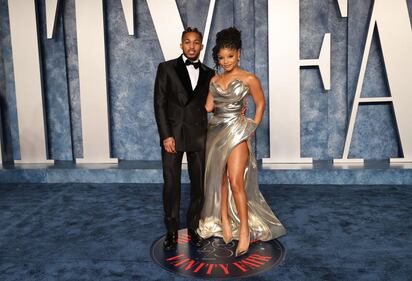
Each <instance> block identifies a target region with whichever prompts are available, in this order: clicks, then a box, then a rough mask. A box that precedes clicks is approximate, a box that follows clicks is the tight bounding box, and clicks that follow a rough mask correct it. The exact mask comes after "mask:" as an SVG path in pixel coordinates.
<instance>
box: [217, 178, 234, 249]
mask: <svg viewBox="0 0 412 281" xmlns="http://www.w3.org/2000/svg"><path fill="white" fill-rule="evenodd" d="M227 191H228V190H227V171H226V170H225V172H224V174H223V177H222V187H221V193H220V217H221V218H222V232H223V240H224V241H225V243H229V242H230V241H231V240H232V228H231V223H230V219H229V210H228V192H227Z"/></svg>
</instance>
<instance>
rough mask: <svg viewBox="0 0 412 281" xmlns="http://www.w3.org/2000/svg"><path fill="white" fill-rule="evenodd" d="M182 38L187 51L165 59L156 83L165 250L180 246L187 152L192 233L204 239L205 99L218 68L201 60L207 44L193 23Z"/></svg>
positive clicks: (195, 238)
mask: <svg viewBox="0 0 412 281" xmlns="http://www.w3.org/2000/svg"><path fill="white" fill-rule="evenodd" d="M181 40H182V41H181V44H180V47H181V49H182V51H183V54H182V55H181V56H180V57H178V58H177V59H173V60H170V61H166V62H162V63H160V64H159V66H158V69H157V74H156V82H155V87H154V109H155V116H156V123H157V128H158V130H159V136H160V145H161V147H162V166H163V180H164V187H163V207H164V211H165V218H164V219H165V224H166V229H167V235H166V239H165V242H164V245H163V246H164V249H165V250H172V249H175V248H176V245H177V231H178V229H179V214H180V189H181V187H180V178H181V166H182V157H183V153H184V152H186V155H187V162H188V170H189V177H190V205H189V209H188V212H187V227H188V234H189V235H190V236H191V242H193V243H195V244H196V245H200V244H201V242H202V239H201V238H200V237H199V236H198V235H197V233H196V229H197V227H198V223H199V216H200V212H201V210H202V205H203V177H204V158H205V144H206V131H207V112H206V110H205V103H206V98H207V94H208V91H209V82H210V79H211V78H212V77H213V76H214V71H213V70H212V69H210V68H209V67H207V66H206V65H204V64H202V63H201V62H200V61H199V54H200V51H201V50H202V48H203V45H202V33H201V32H200V31H198V30H197V29H196V28H190V27H188V28H187V29H186V30H185V31H183V33H182V39H181Z"/></svg>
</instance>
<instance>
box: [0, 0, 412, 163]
mask: <svg viewBox="0 0 412 281" xmlns="http://www.w3.org/2000/svg"><path fill="white" fill-rule="evenodd" d="M411 15H412V0H390V1H389V0H375V1H373V0H300V1H299V0H288V1H284V0H270V1H268V0H254V1H253V0H211V1H209V0H193V1H185V0H176V1H175V0H137V1H133V0H122V1H120V0H105V1H104V0H90V1H81V0H59V1H58V0H8V1H7V0H0V98H1V99H0V102H1V103H0V104H1V114H2V118H1V120H2V127H3V134H2V139H3V141H2V143H3V152H2V153H3V159H6V160H18V159H19V161H20V162H23V163H39V162H40V163H42V162H48V161H50V160H73V159H76V161H77V162H80V161H83V162H92V163H104V162H116V161H117V159H121V160H159V159H160V151H159V145H158V144H159V141H158V135H157V129H156V124H155V119H154V114H153V84H154V78H155V73H156V68H157V65H158V63H159V62H161V61H163V60H165V59H170V58H174V57H177V56H178V55H179V52H180V51H179V41H180V34H181V31H182V29H183V28H184V27H186V26H196V27H198V28H199V29H200V30H202V31H203V32H204V34H205V39H204V42H203V43H204V45H205V49H204V53H203V56H204V59H203V60H204V62H205V63H206V64H208V65H209V66H213V61H212V58H211V49H212V47H213V45H214V37H215V34H216V32H218V31H219V30H221V29H223V28H226V27H229V26H236V27H237V28H239V29H240V30H242V36H243V50H242V58H241V66H242V67H243V68H245V69H246V70H248V71H250V72H253V73H255V74H256V75H257V76H258V77H259V78H260V79H261V81H262V85H263V88H264V90H265V96H266V98H267V101H268V108H267V110H266V112H265V118H264V120H263V122H262V125H261V126H260V127H259V129H258V131H257V134H256V141H255V149H256V153H257V157H258V158H260V159H263V162H267V163H299V162H310V161H312V159H334V161H335V162H345V161H357V160H362V159H388V158H391V159H392V161H411V160H412V127H411V126H412V122H410V121H409V120H410V118H411V114H410V112H411V110H412V90H411V85H410V83H411V82H410V79H411V77H412V67H411V65H412V52H411V50H412V31H411ZM253 113H254V110H253V108H252V107H251V108H249V112H248V115H253Z"/></svg>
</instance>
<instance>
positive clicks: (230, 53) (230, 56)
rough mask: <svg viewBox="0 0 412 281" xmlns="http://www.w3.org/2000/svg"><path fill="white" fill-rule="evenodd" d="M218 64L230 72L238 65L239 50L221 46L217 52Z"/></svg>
mask: <svg viewBox="0 0 412 281" xmlns="http://www.w3.org/2000/svg"><path fill="white" fill-rule="evenodd" d="M217 57H218V60H219V65H220V66H221V67H222V68H223V69H224V70H225V71H226V72H230V71H232V70H233V69H235V68H237V67H238V63H239V59H240V51H239V50H236V49H231V48H222V49H220V50H219V52H218V53H217Z"/></svg>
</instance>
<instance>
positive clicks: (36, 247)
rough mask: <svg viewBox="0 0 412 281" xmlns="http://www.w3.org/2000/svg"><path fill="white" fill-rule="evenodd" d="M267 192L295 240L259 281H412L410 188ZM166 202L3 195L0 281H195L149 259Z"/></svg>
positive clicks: (145, 194) (47, 190) (33, 189)
mask: <svg viewBox="0 0 412 281" xmlns="http://www.w3.org/2000/svg"><path fill="white" fill-rule="evenodd" d="M187 189H188V186H184V192H183V196H182V211H183V212H182V218H183V217H184V211H185V210H186V209H187V200H188V193H187ZM261 191H262V193H263V194H264V196H265V197H266V199H267V201H268V203H269V205H270V206H271V207H272V208H273V210H274V211H275V213H276V214H277V215H278V217H279V218H280V220H281V221H282V222H283V223H284V225H285V227H286V229H287V231H288V234H287V236H285V237H282V238H281V239H280V241H281V242H282V244H283V245H284V246H285V248H286V251H287V254H286V259H285V260H284V262H283V263H282V264H281V265H280V266H279V267H277V268H275V269H273V270H272V271H270V272H266V273H264V274H262V275H259V276H257V277H254V278H249V279H250V280H252V279H253V280H410V276H411V275H412V235H411V232H412V188H411V186H313V185H312V186H310V185H306V186H277V185H263V186H261ZM161 194H162V193H161V185H155V184H152V185H148V184H138V185H137V184H136V185H133V184H18V185H12V184H7V185H0V280H2V281H6V280H7V281H8V280H19V281H21V280H36V281H37V280H76V281H80V280H99V281H101V280H188V279H186V278H182V277H179V276H176V275H174V274H172V273H169V272H166V271H164V270H162V269H160V268H159V267H158V266H157V265H155V264H154V263H153V262H152V261H151V258H150V253H149V250H150V245H151V244H152V242H153V241H154V240H155V239H156V238H157V237H159V236H161V235H163V234H164V227H163V224H162V221H163V219H162V214H163V210H162V200H161ZM183 227H185V225H184V224H182V228H183ZM245 280H247V279H245Z"/></svg>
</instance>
